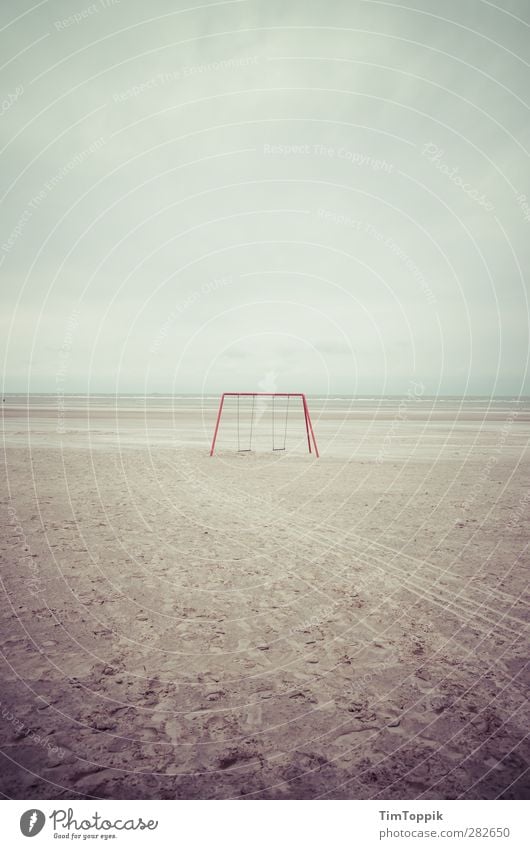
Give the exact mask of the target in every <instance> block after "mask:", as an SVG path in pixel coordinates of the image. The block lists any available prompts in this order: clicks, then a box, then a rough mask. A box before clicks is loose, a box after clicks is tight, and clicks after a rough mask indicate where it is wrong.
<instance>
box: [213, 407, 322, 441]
mask: <svg viewBox="0 0 530 849" xmlns="http://www.w3.org/2000/svg"><path fill="white" fill-rule="evenodd" d="M230 396H231V397H237V396H242V397H247V398H248V397H250V398H256V397H258V396H267V397H268V398H301V399H302V407H303V410H304V421H305V431H306V435H307V447H308V449H309V453H310V454H312V448H311V443H313V448H314V449H315V454H316V456H317V457H320V454H319V453H318V448H317V441H316V439H315V432H314V430H313V423H312V421H311V416H310V415H309V407H308V406H307V399H306V397H305V395H304V393H303V392H223V394H222V395H221V400H220V401H219V410H218V411H217V421H216V422H215V430H214V434H213V439H212V445H211V448H210V457H212V456H213V452H214V451H215V443H216V441H217V432H218V430H219V425H220V423H221V415H222V412H223V405H224V402H225V398H227V397H230Z"/></svg>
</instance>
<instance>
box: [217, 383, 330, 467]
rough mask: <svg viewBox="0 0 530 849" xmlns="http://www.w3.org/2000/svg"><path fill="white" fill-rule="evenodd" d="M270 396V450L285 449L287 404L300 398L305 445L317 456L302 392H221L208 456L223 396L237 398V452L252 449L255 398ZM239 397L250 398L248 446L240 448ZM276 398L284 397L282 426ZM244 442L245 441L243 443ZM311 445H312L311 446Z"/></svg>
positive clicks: (218, 423) (221, 407)
mask: <svg viewBox="0 0 530 849" xmlns="http://www.w3.org/2000/svg"><path fill="white" fill-rule="evenodd" d="M262 397H266V398H272V416H271V424H272V450H273V451H285V446H286V444H287V424H288V420H289V405H290V401H291V398H301V399H302V412H303V414H304V422H305V431H306V436H307V447H308V450H309V453H310V454H312V453H313V450H314V452H315V454H316V456H317V457H319V456H320V455H319V453H318V448H317V443H316V439H315V434H314V431H313V424H312V422H311V416H310V415H309V407H308V406H307V400H306V397H305V395H304V393H303V392H223V394H222V395H221V400H220V401H219V409H218V411H217V421H216V423H215V431H214V434H213V439H212V445H211V448H210V457H212V456H213V453H214V451H215V443H216V441H217V434H218V432H219V425H220V423H221V415H222V413H223V407H224V402H225V398H237V406H236V420H237V450H238V452H239V453H243V452H247V451H252V435H253V432H254V422H255V417H256V398H262ZM241 398H244V399H246V398H252V406H251V410H250V438H249V441H248V448H247V447H245V448H242V447H241V444H242V441H241V415H242V411H241V409H240V399H241ZM277 398H282V399H284V398H286V399H287V401H286V404H285V418H284V421H283V427H282V426H281V418H280V417H281V415H282V412H283V411H282V410H278V407H277V405H276V403H275V399H277ZM279 418H280V426H279V429H278V424H277V421H278V419H279ZM245 444H246V443H245ZM311 446H313V447H311Z"/></svg>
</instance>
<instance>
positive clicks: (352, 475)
mask: <svg viewBox="0 0 530 849" xmlns="http://www.w3.org/2000/svg"><path fill="white" fill-rule="evenodd" d="M309 403H310V408H311V412H312V415H313V420H314V425H315V432H316V437H317V440H318V445H319V449H320V452H321V458H320V459H318V460H317V459H316V458H315V457H314V455H309V454H308V453H307V445H306V444H305V443H304V433H303V420H302V417H301V416H297V415H296V414H294V413H293V411H291V413H292V415H291V416H290V419H289V423H288V434H287V446H286V447H287V449H288V450H286V451H285V452H274V453H272V452H271V450H270V444H269V442H270V427H269V421H270V409H269V408H268V407H264V408H263V410H262V416H261V420H260V421H259V422H258V427H257V429H256V433H255V435H254V437H255V445H254V447H255V448H256V450H255V451H253V452H251V453H237V452H236V451H235V450H234V448H235V444H234V437H235V426H236V425H235V418H234V409H231V410H228V411H227V414H226V418H225V419H224V421H223V425H222V428H221V431H220V439H219V445H218V452H217V453H216V454H215V456H214V457H212V458H210V457H209V455H208V451H209V443H210V440H211V435H212V430H213V425H214V422H215V414H216V399H213V398H211V399H204V400H203V399H201V398H196V397H195V398H192V397H187V398H186V397H180V398H163V397H161V398H151V399H138V398H132V397H131V398H128V397H125V396H124V397H122V398H120V399H118V400H116V399H114V398H110V397H101V398H92V399H90V402H88V401H87V399H86V398H82V397H78V398H68V397H67V398H64V399H62V400H61V403H60V404H59V405H58V404H57V400H56V399H54V398H53V396H49V397H46V396H40V397H35V398H31V397H30V398H29V399H27V398H26V397H25V396H8V397H6V401H5V403H4V405H3V451H4V463H3V476H4V484H3V486H2V496H1V498H2V513H3V522H2V540H1V547H0V554H1V567H2V591H3V592H2V596H3V605H2V628H1V644H2V656H3V659H2V687H1V696H0V700H1V705H0V708H1V714H0V715H1V722H0V728H1V741H0V752H1V754H2V778H1V787H0V789H1V791H2V793H3V794H4V796H7V797H14V798H45V799H46V798H52V799H55V798H57V799H59V798H64V799H66V798H68V799H75V798H91V797H96V798H117V799H123V798H218V799H219V798H223V799H225V798H231V799H235V798H237V799H242V798H261V799H264V798H285V799H301V798H304V799H305V798H312V799H316V798H334V799H373V798H387V799H436V798H438V799H449V798H467V799H475V798H476V799H493V798H498V797H500V798H506V799H515V798H521V797H523V796H524V795H525V793H527V777H526V776H525V771H526V770H527V764H528V746H527V743H525V735H526V730H527V728H528V720H529V716H528V713H529V712H528V706H527V704H526V700H525V696H526V693H527V688H528V673H527V671H526V668H525V631H526V626H527V622H528V612H527V611H528V607H527V598H526V597H525V589H526V583H527V567H528V550H527V546H528V540H529V536H530V520H529V510H528V508H529V505H530V490H529V489H528V481H529V474H528V473H529V464H528V441H529V437H530V401H526V402H525V401H518V402H516V401H513V400H511V399H496V400H494V401H488V400H484V399H482V400H481V399H468V400H466V401H462V400H459V399H438V400H436V401H435V400H432V399H431V400H429V399H428V398H424V397H422V398H413V399H411V398H404V399H399V398H394V399H392V398H387V399H379V400H378V399H364V400H363V399H343V398H342V399H327V400H324V399H311V398H310V399H309Z"/></svg>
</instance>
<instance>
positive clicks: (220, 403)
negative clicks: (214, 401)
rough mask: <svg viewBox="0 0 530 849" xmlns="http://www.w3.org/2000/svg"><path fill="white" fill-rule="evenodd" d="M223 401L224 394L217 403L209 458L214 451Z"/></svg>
mask: <svg viewBox="0 0 530 849" xmlns="http://www.w3.org/2000/svg"><path fill="white" fill-rule="evenodd" d="M224 401H225V393H224V392H223V394H222V395H221V401H220V402H219V410H218V412H217V421H216V423H215V431H214V435H213V439H212V447H211V449H210V457H211V456H212V455H213V452H214V449H215V440H216V439H217V431H218V430H219V423H220V421H221V413H222V412H223V404H224Z"/></svg>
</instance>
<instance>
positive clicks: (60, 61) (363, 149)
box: [0, 0, 530, 395]
mask: <svg viewBox="0 0 530 849" xmlns="http://www.w3.org/2000/svg"><path fill="white" fill-rule="evenodd" d="M529 21H530V8H529V6H528V3H527V2H522V0H521V2H515V0H512V2H507V3H506V2H505V3H503V4H502V7H501V5H500V4H499V5H497V6H496V5H494V4H493V3H489V2H482V0H466V2H465V3H462V2H457V0H449V2H446V3H444V4H440V3H435V2H431V0H427V2H425V0H423V2H419V0H416V2H415V3H414V2H410V3H407V4H406V5H399V4H398V3H393V2H360V0H348V2H346V0H344V2H340V1H339V0H328V2H326V3H323V2H307V0H294V2H289V3H286V2H285V0H284V2H275V0H242V2H217V3H209V4H205V3H201V2H195V3H190V2H189V0H188V1H187V2H186V3H182V4H175V3H170V2H163V1H162V0H155V2H151V3H140V2H126V0H121V2H119V3H118V2H114V3H112V2H111V0H105V2H101V0H98V2H96V3H94V4H90V3H85V2H84V0H79V2H62V3H61V2H41V3H37V4H35V3H33V4H31V3H29V2H24V0H23V2H18V3H17V4H7V3H6V4H3V5H2V8H1V10H0V45H1V54H0V55H1V56H2V65H3V67H2V69H1V71H0V81H1V87H0V94H1V99H2V104H1V106H0V113H1V114H0V135H1V153H0V163H1V167H0V191H1V195H2V204H1V207H0V225H1V226H0V276H1V280H2V284H1V285H2V291H1V298H2V328H1V330H2V340H3V347H2V361H3V366H4V387H5V391H7V392H9V391H25V390H26V389H28V388H29V389H30V390H32V391H49V392H53V391H55V390H56V389H57V388H60V389H61V391H65V390H66V391H75V392H84V391H107V392H113V391H123V392H135V391H139V392H143V391H148V392H151V391H152V392H160V391H172V390H174V391H177V392H183V391H184V392H185V391H189V392H201V391H207V392H210V391H212V392H217V391H219V390H222V389H241V390H252V389H255V388H259V387H260V386H263V385H264V384H266V385H267V386H270V388H271V389H273V388H275V389H277V390H278V391H282V390H292V391H306V392H326V391H330V392H332V393H348V392H352V393H364V392H370V393H381V394H384V393H392V394H399V393H404V392H406V391H407V387H408V386H409V383H410V381H411V380H414V381H421V382H422V383H423V384H424V386H425V391H426V393H427V394H430V395H433V394H437V393H445V394H460V393H466V392H467V393H471V394H490V393H492V394H501V395H503V394H504V395H506V394H518V393H525V392H526V393H528V392H530V389H529V386H528V381H527V377H526V370H527V358H528V347H529V333H528V328H529V314H528V302H527V285H528V281H527V279H525V276H526V274H527V269H528V267H529V260H530V256H529V248H528V246H529V243H530V199H529V200H526V199H525V197H524V195H528V197H529V198H530V181H529V180H528V173H529V170H528V159H527V153H526V150H527V148H528V141H529V122H528V106H527V101H528V91H529V90H530V86H529V65H528V62H529V61H530V50H529V45H530V37H529V36H530V27H529Z"/></svg>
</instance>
